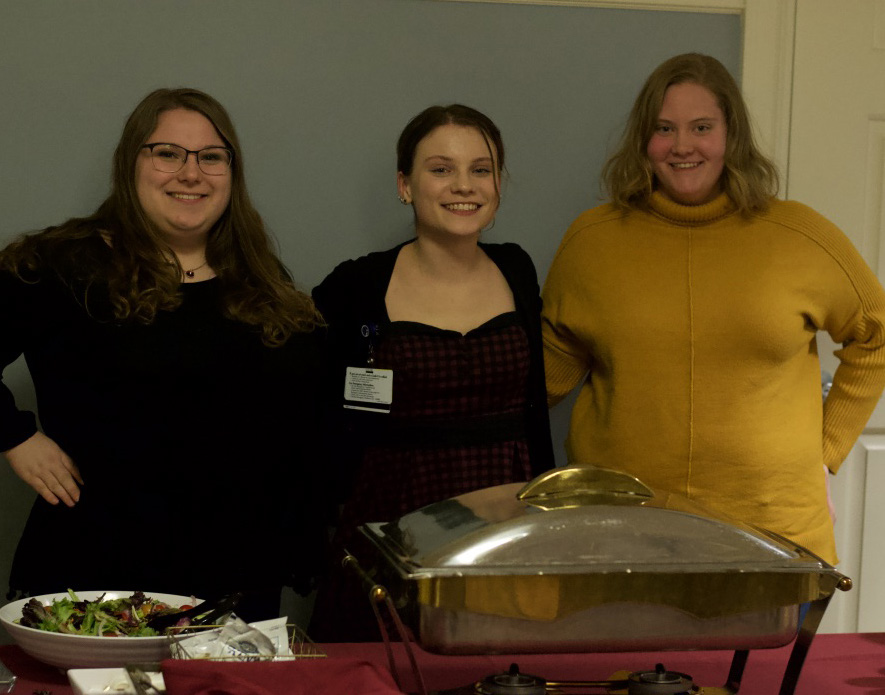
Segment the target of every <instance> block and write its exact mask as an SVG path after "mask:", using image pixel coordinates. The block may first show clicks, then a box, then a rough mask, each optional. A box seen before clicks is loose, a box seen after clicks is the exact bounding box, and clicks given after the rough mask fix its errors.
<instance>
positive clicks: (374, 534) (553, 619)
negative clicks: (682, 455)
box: [361, 466, 850, 654]
mask: <svg viewBox="0 0 885 695" xmlns="http://www.w3.org/2000/svg"><path fill="white" fill-rule="evenodd" d="M361 530H362V531H363V533H364V534H365V535H366V536H367V537H368V538H369V540H370V541H371V542H372V545H373V547H374V549H375V550H376V551H377V557H376V558H374V564H375V567H374V569H373V570H372V572H373V578H374V580H375V581H376V582H379V583H380V584H383V585H384V586H385V587H386V589H387V590H388V592H389V594H390V597H391V598H392V599H393V602H394V604H395V606H396V608H397V610H398V612H399V613H400V615H401V616H402V617H403V619H404V620H405V622H406V623H407V624H408V625H409V627H410V628H411V629H412V632H413V633H414V636H415V638H416V640H417V641H418V642H419V643H420V644H421V645H422V646H423V647H424V648H425V649H427V650H429V651H434V652H439V653H445V654H479V653H510V654H515V653H539V652H584V651H647V650H662V649H674V650H675V649H734V650H748V649H755V648H770V647H779V646H783V645H785V644H788V643H789V642H790V641H792V640H793V639H794V638H795V637H796V635H797V632H798V630H799V625H800V622H801V621H800V611H801V610H802V607H803V605H804V604H811V605H812V606H813V607H814V610H813V611H812V613H813V615H812V616H810V617H811V618H812V619H813V620H814V621H817V622H819V620H820V617H821V616H822V613H823V610H824V609H825V608H826V604H827V602H828V601H829V598H830V596H831V595H832V594H833V593H834V591H835V590H836V588H840V589H847V588H849V587H850V580H849V579H848V578H847V577H844V576H843V575H842V574H840V573H839V572H838V571H836V570H835V569H834V568H833V567H832V566H830V565H828V564H827V563H825V562H824V561H823V560H821V559H820V558H818V557H816V556H814V555H813V554H811V553H810V552H808V551H807V550H805V549H804V548H801V547H799V546H797V545H796V544H794V543H791V542H790V541H788V540H786V539H784V538H782V537H779V536H777V535H774V534H772V533H769V532H767V531H764V530H762V529H758V528H753V527H750V526H747V525H744V524H741V523H738V522H735V521H733V520H728V519H726V518H724V517H723V516H722V515H719V514H714V513H711V512H710V511H708V510H705V509H703V508H702V507H700V506H699V505H697V504H696V503H694V502H693V501H691V500H688V499H686V498H684V497H680V496H677V495H663V494H660V493H656V492H654V491H653V490H651V489H649V488H648V487H646V486H645V485H643V484H642V483H641V482H640V481H638V480H636V479H635V478H632V477H630V476H626V475H624V474H621V473H616V472H613V471H607V470H604V469H599V468H594V467H590V466H570V467H566V468H560V469H556V470H554V471H551V472H549V473H547V474H545V475H543V476H541V477H540V478H537V479H535V480H534V481H532V482H531V483H529V484H527V485H523V484H518V483H517V484H510V485H500V486H497V487H491V488H486V489H483V490H478V491H476V492H471V493H468V494H465V495H461V496H459V497H455V498H452V499H448V500H445V501H442V502H439V503H436V504H432V505H429V506H427V507H424V508H422V509H419V510H417V511H415V512H413V513H411V514H407V515H405V516H403V517H401V518H400V519H398V520H396V521H394V522H389V523H370V524H367V525H365V526H363V527H362V528H361ZM361 560H362V559H361ZM806 622H808V620H806ZM817 622H815V623H814V625H813V628H812V629H811V635H813V632H814V630H816V627H817ZM809 640H810V637H809Z"/></svg>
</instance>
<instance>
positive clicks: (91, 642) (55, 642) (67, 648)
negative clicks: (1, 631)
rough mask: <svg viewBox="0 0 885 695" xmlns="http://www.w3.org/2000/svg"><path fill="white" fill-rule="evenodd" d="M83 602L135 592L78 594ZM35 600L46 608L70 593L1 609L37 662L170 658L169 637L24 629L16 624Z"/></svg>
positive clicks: (173, 601)
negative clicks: (25, 608) (27, 604)
mask: <svg viewBox="0 0 885 695" xmlns="http://www.w3.org/2000/svg"><path fill="white" fill-rule="evenodd" d="M74 593H75V594H77V597H78V598H80V599H81V600H84V601H94V600H95V599H97V598H98V597H99V596H101V595H102V594H104V596H105V599H107V600H111V599H116V598H125V597H127V596H132V594H133V593H135V592H134V591H75V592H74ZM144 593H145V595H146V596H148V597H150V598H152V599H154V600H156V601H162V602H163V603H168V604H169V605H170V606H175V607H178V606H182V605H184V604H192V603H194V602H195V601H197V602H198V601H199V599H194V598H192V597H191V596H177V595H175V594H158V593H149V592H147V591H146V592H144ZM31 598H36V599H38V600H39V601H40V603H42V604H43V605H48V604H50V603H52V599H62V598H68V593H67V592H66V591H65V592H61V593H58V594H43V595H41V596H32V597H30V598H24V599H20V600H18V601H13V602H12V603H7V604H6V605H5V606H3V607H2V608H0V623H2V624H3V627H5V628H6V632H8V633H9V636H10V637H12V638H13V639H14V640H15V641H16V643H17V644H18V646H19V647H21V648H22V650H23V651H25V652H27V653H28V654H30V655H31V656H33V657H34V658H35V659H37V660H39V661H42V662H43V663H46V664H50V665H52V666H58V667H59V668H64V669H68V668H107V667H114V666H125V665H126V664H132V663H143V662H148V661H160V660H162V659H166V658H168V657H169V639H168V638H167V637H164V636H161V637H93V636H91V635H67V634H64V633H61V632H46V631H45V630H38V629H36V628H33V627H24V626H22V625H19V624H18V623H16V622H14V621H16V620H18V619H20V618H21V617H22V607H23V606H24V605H25V604H26V603H27V602H28V601H30V600H31Z"/></svg>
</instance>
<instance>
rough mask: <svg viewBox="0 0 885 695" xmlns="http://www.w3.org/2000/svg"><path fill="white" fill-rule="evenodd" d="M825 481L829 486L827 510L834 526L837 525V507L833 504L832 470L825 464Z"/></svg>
mask: <svg viewBox="0 0 885 695" xmlns="http://www.w3.org/2000/svg"><path fill="white" fill-rule="evenodd" d="M824 481H825V482H826V485H827V509H829V511H830V519H832V521H833V526H835V525H836V505H835V504H833V496H832V495H831V494H830V469H829V468H827V465H826V464H824Z"/></svg>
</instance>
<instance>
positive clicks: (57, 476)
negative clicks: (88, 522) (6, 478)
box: [5, 432, 83, 507]
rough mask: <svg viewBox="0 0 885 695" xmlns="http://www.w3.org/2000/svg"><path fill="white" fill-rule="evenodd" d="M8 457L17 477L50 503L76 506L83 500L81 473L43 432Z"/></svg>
mask: <svg viewBox="0 0 885 695" xmlns="http://www.w3.org/2000/svg"><path fill="white" fill-rule="evenodd" d="M5 455H6V460H7V461H9V465H10V466H12V470H14V471H15V473H16V475H17V476H18V477H19V478H21V479H22V480H24V481H25V482H26V483H27V484H28V485H30V486H31V487H32V488H34V489H35V490H36V491H37V493H38V494H39V495H40V496H41V497H42V498H43V499H45V500H46V501H47V502H49V504H58V503H59V502H64V503H65V504H66V505H67V506H69V507H73V506H74V505H75V504H76V503H77V502H78V501H79V500H80V488H79V486H78V485H77V483H79V484H80V485H82V484H83V479H82V478H81V477H80V471H79V470H77V466H75V465H74V462H73V461H71V457H70V456H68V455H67V454H66V453H65V452H64V451H62V450H61V447H59V445H58V444H56V443H55V442H54V441H53V440H51V439H50V438H49V437H47V436H46V435H45V434H43V433H42V432H37V433H36V434H34V435H33V436H32V437H30V438H29V439H26V440H25V441H23V442H22V443H21V444H19V445H18V446H14V447H12V448H11V449H10V450H9V451H7V452H5Z"/></svg>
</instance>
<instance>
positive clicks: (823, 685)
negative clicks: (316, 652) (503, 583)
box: [0, 633, 885, 695]
mask: <svg viewBox="0 0 885 695" xmlns="http://www.w3.org/2000/svg"><path fill="white" fill-rule="evenodd" d="M322 648H323V650H324V651H325V652H326V654H327V655H328V657H329V660H334V661H335V662H336V663H340V664H341V665H342V666H344V665H345V664H346V663H353V662H354V660H356V661H368V662H370V663H373V664H378V665H380V666H382V667H384V668H386V667H387V657H386V655H385V652H384V646H383V645H381V644H376V643H372V644H327V645H323V646H322ZM791 648H792V647H791V646H789V647H784V648H781V649H768V650H756V651H753V652H751V653H750V659H749V662H748V664H747V668H746V671H745V672H744V677H743V680H742V683H741V689H740V692H741V693H743V694H744V695H769V694H770V695H777V692H778V689H779V686H780V681H781V678H782V677H783V672H784V669H785V668H786V664H787V658H788V656H789V652H790V649H791ZM396 654H397V663H398V666H399V669H400V671H401V673H402V674H403V676H404V682H403V685H404V686H405V688H406V689H407V690H412V691H414V689H415V683H414V682H413V680H412V678H411V675H410V674H411V672H410V669H409V666H408V661H407V660H406V658H405V655H404V654H403V652H402V651H401V649H400V648H397V649H396ZM417 656H418V662H419V664H420V667H421V671H422V673H423V675H424V679H425V681H426V684H427V687H428V689H430V690H444V689H453V688H458V687H461V686H464V685H466V684H467V683H470V682H472V681H474V680H477V679H479V678H482V677H484V676H486V675H489V674H490V673H494V672H498V671H504V670H506V669H507V668H508V667H509V665H510V664H511V663H512V662H514V661H516V662H517V663H519V665H520V669H521V670H522V671H523V672H524V673H531V674H535V675H539V676H543V677H545V678H547V679H548V680H601V679H605V678H608V677H609V676H611V675H612V674H613V673H614V672H616V671H620V670H648V669H651V668H654V665H655V663H658V662H660V663H663V664H664V665H665V666H666V667H667V668H668V669H669V670H672V671H682V672H684V673H688V674H691V675H692V676H693V677H694V680H695V683H697V684H698V685H701V686H721V685H722V684H723V683H724V682H725V679H726V675H727V672H728V666H729V664H730V663H731V656H732V654H731V652H667V653H659V654H646V653H630V654H557V655H549V656H545V655H520V656H467V657H446V656H438V655H434V654H428V653H427V652H424V651H421V650H417ZM0 659H2V660H3V661H4V662H5V663H6V665H7V666H9V668H10V669H12V671H13V672H14V673H15V674H16V676H18V682H17V683H16V686H15V690H14V691H13V695H32V693H33V692H34V691H40V690H47V691H52V694H53V695H67V694H69V693H72V690H71V688H70V685H69V684H68V681H67V677H66V676H65V674H64V673H62V672H60V671H59V670H57V669H55V668H53V667H51V666H46V665H44V664H41V663H39V662H37V661H35V660H34V659H32V658H31V657H29V656H28V655H26V654H24V653H23V652H22V651H21V650H20V649H19V648H18V647H16V646H11V645H7V646H0ZM316 695H323V693H322V691H317V693H316ZM334 695H344V694H342V693H340V692H336V693H334ZM346 695H360V694H359V693H347V694H346ZM796 695H885V633H873V634H853V635H818V636H817V637H816V638H815V639H814V642H813V643H812V646H811V651H810V653H809V656H808V660H807V661H806V663H805V668H804V669H803V671H802V676H801V678H800V679H799V685H798V687H797V689H796Z"/></svg>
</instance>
